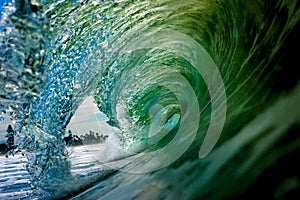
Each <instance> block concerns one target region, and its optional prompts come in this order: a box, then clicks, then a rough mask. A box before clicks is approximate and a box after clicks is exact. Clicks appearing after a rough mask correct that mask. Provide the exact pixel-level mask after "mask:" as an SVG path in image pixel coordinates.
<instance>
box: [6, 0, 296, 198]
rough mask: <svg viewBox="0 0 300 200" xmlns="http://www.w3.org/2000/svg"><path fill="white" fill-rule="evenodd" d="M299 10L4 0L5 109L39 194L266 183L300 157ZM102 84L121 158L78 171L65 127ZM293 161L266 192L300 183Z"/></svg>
mask: <svg viewBox="0 0 300 200" xmlns="http://www.w3.org/2000/svg"><path fill="white" fill-rule="evenodd" d="M299 12H300V11H299V3H298V1H296V0H295V1H293V0H290V1H283V0H282V1H276V2H274V1H259V0H256V1H247V2H246V1H237V0H236V1H222V0H220V1H216V0H189V1H186V0H185V1H181V0H178V1H177V0H176V1H174V0H160V1H156V0H151V1H126V0H120V1H97V0H96V1H88V0H78V1H77V0H72V1H69V0H61V1H54V0H53V1H52V0H46V1H39V0H37V1H27V0H14V1H1V15H0V16H1V21H0V41H1V47H0V48H1V50H0V54H1V60H0V63H1V65H0V66H1V68H0V70H1V73H0V76H1V79H0V86H1V87H0V88H1V89H0V99H1V102H0V109H1V112H8V113H10V115H11V117H12V120H13V122H14V123H15V127H16V129H17V130H18V135H19V137H20V138H21V143H20V144H19V148H22V149H24V150H25V151H26V152H27V153H26V157H27V160H28V161H27V170H28V172H29V174H30V179H31V187H32V190H33V194H34V195H35V196H37V197H38V198H41V199H43V198H44V199H49V198H50V199H51V198H63V197H66V196H68V197H73V198H75V199H76V196H77V198H85V199H89V198H90V199H94V198H100V197H102V198H104V199H105V198H123V199H132V198H142V199H153V198H154V199H174V198H179V199H203V198H205V199H224V198H225V199H226V198H233V197H236V198H237V197H240V196H242V195H243V194H246V196H247V194H256V192H257V191H258V189H257V188H258V186H259V185H263V183H264V180H263V179H260V177H265V176H267V175H266V173H271V172H269V171H270V170H271V171H272V169H273V167H272V166H277V167H278V165H279V166H281V165H280V164H278V163H281V162H283V161H282V159H284V158H285V157H288V155H294V154H296V155H299V153H298V152H299V137H298V136H295V133H297V132H298V130H299V109H298V108H299V105H298V102H299V100H300V98H299V84H298V81H299V76H298V73H297V67H296V66H297V64H296V63H297V53H296V52H297V51H296V50H295V49H297V48H298V44H299V39H298V35H299V17H300V16H299V15H300V14H299ZM90 95H92V96H93V97H94V99H95V102H96V104H97V106H98V108H99V110H101V111H102V112H104V113H105V114H106V116H107V117H108V118H109V121H108V124H109V125H111V126H113V127H115V129H116V130H118V131H116V133H115V134H114V135H115V137H116V138H117V139H116V141H117V142H116V143H115V144H116V146H113V147H112V149H114V148H117V149H118V151H121V152H122V153H120V155H122V156H119V157H118V158H115V159H112V160H110V161H109V164H107V163H106V162H108V161H105V162H104V164H106V165H108V168H105V169H103V168H101V170H100V169H99V171H101V173H100V172H99V173H100V174H101V175H99V174H98V175H96V174H95V176H94V178H91V180H92V181H90V182H89V181H86V178H84V177H85V175H86V174H82V175H80V174H74V173H72V170H71V165H72V164H71V161H70V152H69V150H68V149H67V148H66V147H65V144H64V142H63V140H62V138H63V136H64V134H65V129H66V127H67V125H68V123H69V122H70V121H71V119H72V116H73V115H74V113H75V111H76V110H77V108H78V107H79V106H80V104H81V103H82V102H83V101H84V100H85V99H86V98H87V97H88V96H90ZM291 135H292V136H291ZM296 135H297V134H296ZM291 138H292V139H291ZM118 155H119V154H118ZM83 159H84V158H83ZM284 162H286V161H284ZM289 162H291V163H292V161H289ZM275 168H276V167H275ZM91 170H92V171H93V170H94V169H91ZM285 170H286V168H283V169H282V170H281V172H282V171H285ZM112 171H114V172H115V173H114V175H112V176H111V177H110V178H108V179H105V181H104V179H103V177H104V174H105V177H106V178H107V176H106V174H111V173H112ZM294 171H295V173H296V174H293V175H286V176H283V178H280V179H279V180H277V182H276V181H274V183H273V185H272V184H271V185H270V188H273V189H269V190H268V189H267V188H266V190H265V191H266V195H269V197H274V198H275V197H276V198H277V197H280V196H284V195H285V194H288V192H292V191H294V186H296V188H299V185H300V184H299V181H300V180H299V176H298V175H299V173H298V172H297V170H294ZM294 171H293V170H291V172H294ZM274 173H275V172H274ZM297 173H298V174H297ZM92 174H93V173H92ZM108 176H109V175H108ZM289 176H291V177H298V178H296V179H295V180H294V179H292V181H294V182H293V184H288V183H289V182H288V181H289V180H290V179H288V178H289ZM87 177H90V176H87ZM279 177H281V176H279ZM80 178H82V179H81V180H84V181H82V184H79V186H78V185H76V184H74V185H73V187H72V184H67V183H66V180H69V182H72V181H74V180H79V179H80ZM285 181H287V182H288V183H287V186H286V185H284V186H282V184H283V183H285ZM66 185H68V186H66ZM255 185H257V188H256V187H255ZM291 185H292V186H293V187H292V186H291ZM92 186H94V188H93V187H92ZM90 187H92V188H91V189H90V190H87V188H90ZM282 188H284V189H282ZM285 188H288V189H285ZM90 191H92V192H90ZM125 191H126V192H125ZM216 191H217V192H216ZM278 191H279V192H278ZM91 193H93V194H91Z"/></svg>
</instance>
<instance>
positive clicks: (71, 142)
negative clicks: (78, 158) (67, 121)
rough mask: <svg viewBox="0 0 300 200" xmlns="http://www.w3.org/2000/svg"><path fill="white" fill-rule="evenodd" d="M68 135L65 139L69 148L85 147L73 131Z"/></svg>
mask: <svg viewBox="0 0 300 200" xmlns="http://www.w3.org/2000/svg"><path fill="white" fill-rule="evenodd" d="M68 133H69V135H68V136H67V137H65V138H64V140H65V143H66V145H67V146H76V145H83V142H82V140H81V139H80V138H79V137H78V136H77V135H74V136H73V134H72V131H71V130H69V131H68Z"/></svg>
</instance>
